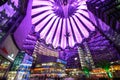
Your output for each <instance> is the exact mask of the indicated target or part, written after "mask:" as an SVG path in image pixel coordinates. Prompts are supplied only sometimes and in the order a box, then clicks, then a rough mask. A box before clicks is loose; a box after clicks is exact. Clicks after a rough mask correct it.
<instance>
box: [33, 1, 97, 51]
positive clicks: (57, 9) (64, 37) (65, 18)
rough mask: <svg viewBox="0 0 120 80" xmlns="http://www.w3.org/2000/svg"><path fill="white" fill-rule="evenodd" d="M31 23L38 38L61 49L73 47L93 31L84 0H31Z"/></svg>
mask: <svg viewBox="0 0 120 80" xmlns="http://www.w3.org/2000/svg"><path fill="white" fill-rule="evenodd" d="M32 24H33V25H34V26H35V32H37V33H39V36H40V39H43V40H45V42H46V44H52V45H53V47H54V48H57V47H60V48H62V49H65V48H66V47H74V46H75V45H76V44H77V43H81V42H82V41H83V39H85V38H88V37H89V35H90V32H91V31H95V27H94V26H93V24H92V23H91V21H90V19H89V14H88V10H87V6H86V0H33V4H32Z"/></svg>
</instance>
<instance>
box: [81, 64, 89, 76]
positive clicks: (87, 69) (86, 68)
mask: <svg viewBox="0 0 120 80" xmlns="http://www.w3.org/2000/svg"><path fill="white" fill-rule="evenodd" d="M82 71H83V72H84V73H85V75H86V76H87V77H88V78H89V77H90V69H89V68H88V67H86V66H85V67H83V69H82Z"/></svg>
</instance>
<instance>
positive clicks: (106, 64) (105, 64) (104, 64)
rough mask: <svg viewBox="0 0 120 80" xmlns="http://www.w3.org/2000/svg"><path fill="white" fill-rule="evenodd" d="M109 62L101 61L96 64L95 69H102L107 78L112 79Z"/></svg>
mask: <svg viewBox="0 0 120 80" xmlns="http://www.w3.org/2000/svg"><path fill="white" fill-rule="evenodd" d="M110 66H111V64H110V62H108V61H106V60H101V61H99V62H98V64H97V67H100V68H102V69H104V70H105V71H106V73H107V75H108V77H109V78H112V73H111V72H110Z"/></svg>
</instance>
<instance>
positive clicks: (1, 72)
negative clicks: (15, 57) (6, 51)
mask: <svg viewBox="0 0 120 80" xmlns="http://www.w3.org/2000/svg"><path fill="white" fill-rule="evenodd" d="M10 64H11V62H10V61H9V60H7V59H5V58H4V57H3V56H1V55H0V79H1V78H2V77H4V76H5V75H6V73H7V71H8V69H9V66H10Z"/></svg>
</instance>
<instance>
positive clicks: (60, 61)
mask: <svg viewBox="0 0 120 80" xmlns="http://www.w3.org/2000/svg"><path fill="white" fill-rule="evenodd" d="M57 62H59V63H62V64H67V62H66V61H63V60H61V59H57Z"/></svg>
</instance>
